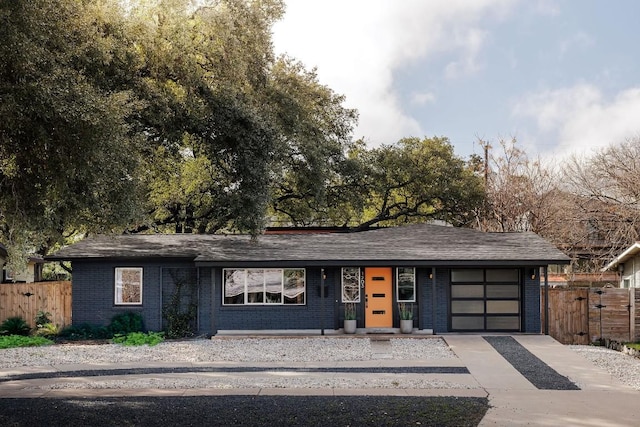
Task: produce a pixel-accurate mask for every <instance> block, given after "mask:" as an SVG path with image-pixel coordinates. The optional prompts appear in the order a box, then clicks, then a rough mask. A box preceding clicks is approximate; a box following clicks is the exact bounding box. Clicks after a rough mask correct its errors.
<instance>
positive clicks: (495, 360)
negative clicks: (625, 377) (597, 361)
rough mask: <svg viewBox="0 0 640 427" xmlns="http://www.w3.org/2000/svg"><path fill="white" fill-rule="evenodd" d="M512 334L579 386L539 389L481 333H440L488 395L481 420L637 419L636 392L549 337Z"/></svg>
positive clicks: (602, 426)
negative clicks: (486, 405)
mask: <svg viewBox="0 0 640 427" xmlns="http://www.w3.org/2000/svg"><path fill="white" fill-rule="evenodd" d="M514 338H515V339H516V340H517V341H518V342H519V343H520V344H522V345H523V346H524V347H525V348H526V349H527V350H529V351H530V352H531V353H533V354H534V355H535V356H537V357H538V358H539V359H541V360H542V361H543V362H545V363H546V364H547V365H549V366H550V367H551V368H553V369H554V370H556V371H557V372H558V373H560V374H561V375H564V376H567V377H569V378H570V379H571V380H572V381H574V382H575V383H576V384H577V385H578V386H579V387H580V388H581V390H569V391H559V390H538V389H537V388H536V387H534V386H533V385H532V384H531V383H530V382H529V381H527V380H526V379H525V378H524V377H523V376H522V375H521V374H520V372H518V371H517V370H516V369H515V368H514V367H513V366H512V365H511V364H509V363H508V362H507V361H506V360H505V359H504V358H503V357H502V356H501V355H500V354H498V353H497V352H496V351H495V350H494V348H493V347H492V346H491V345H489V343H488V342H486V341H485V340H484V339H483V338H482V337H481V336H477V335H447V336H444V339H445V340H446V341H447V343H448V344H449V346H450V347H451V349H452V350H453V351H454V352H455V353H456V354H457V355H458V357H460V359H461V361H462V362H463V364H464V365H465V366H467V368H468V369H469V372H470V373H471V375H472V376H473V377H474V378H475V379H476V380H477V381H478V383H479V384H481V386H482V387H483V388H484V389H485V390H486V391H487V393H488V395H489V403H490V405H491V408H490V409H489V411H488V412H487V415H486V416H485V417H484V419H483V420H482V423H481V424H480V425H481V426H520V425H531V426H534V425H535V426H590V427H591V426H598V427H606V426H611V427H613V426H636V425H640V405H638V403H639V402H640V392H638V391H636V390H633V389H631V388H630V387H628V386H626V385H624V384H622V383H620V382H619V381H617V380H616V379H614V378H613V377H612V376H611V375H609V374H608V373H606V372H603V371H602V370H600V369H598V368H597V367H595V366H594V365H593V364H592V363H591V362H589V361H588V360H586V359H584V358H583V357H581V356H580V355H578V354H576V353H575V352H573V351H572V350H571V349H569V348H567V347H566V346H563V345H562V344H560V343H558V342H557V341H555V340H554V339H553V338H551V337H548V336H541V335H515V336H514Z"/></svg>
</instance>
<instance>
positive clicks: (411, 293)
mask: <svg viewBox="0 0 640 427" xmlns="http://www.w3.org/2000/svg"><path fill="white" fill-rule="evenodd" d="M396 297H397V298H398V302H416V269H415V268H413V267H398V268H397V269H396Z"/></svg>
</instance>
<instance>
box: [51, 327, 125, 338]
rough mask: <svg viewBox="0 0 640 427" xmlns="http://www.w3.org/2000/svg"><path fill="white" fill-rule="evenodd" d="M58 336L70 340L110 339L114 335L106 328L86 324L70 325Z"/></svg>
mask: <svg viewBox="0 0 640 427" xmlns="http://www.w3.org/2000/svg"><path fill="white" fill-rule="evenodd" d="M58 336H59V337H61V338H66V339H69V340H91V339H97V340H100V339H108V338H111V337H112V336H113V335H112V334H111V332H110V331H109V329H108V328H107V327H105V326H96V325H90V324H88V323H84V324H82V325H70V326H67V327H65V328H64V329H62V330H61V331H60V332H59V333H58Z"/></svg>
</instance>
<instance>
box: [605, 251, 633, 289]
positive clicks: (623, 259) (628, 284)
mask: <svg viewBox="0 0 640 427" xmlns="http://www.w3.org/2000/svg"><path fill="white" fill-rule="evenodd" d="M609 270H614V271H618V273H619V274H620V287H621V288H640V242H635V243H634V244H633V245H631V246H629V247H628V248H627V249H626V250H625V251H623V252H622V253H621V254H620V255H618V256H617V257H616V258H615V259H614V260H613V261H611V262H610V263H609V264H607V265H606V266H605V267H604V268H603V269H602V271H609Z"/></svg>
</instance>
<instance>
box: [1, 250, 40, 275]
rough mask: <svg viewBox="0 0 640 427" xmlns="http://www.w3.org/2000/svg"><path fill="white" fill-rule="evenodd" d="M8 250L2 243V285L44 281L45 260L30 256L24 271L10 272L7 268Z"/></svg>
mask: <svg viewBox="0 0 640 427" xmlns="http://www.w3.org/2000/svg"><path fill="white" fill-rule="evenodd" d="M7 260H8V253H7V248H6V247H4V246H3V245H2V244H1V243H0V272H2V277H0V283H33V282H39V281H41V280H42V266H43V264H44V259H43V258H42V257H39V256H30V257H29V258H28V259H27V265H26V267H25V269H24V270H23V271H19V272H16V271H10V270H9V269H8V268H7Z"/></svg>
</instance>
